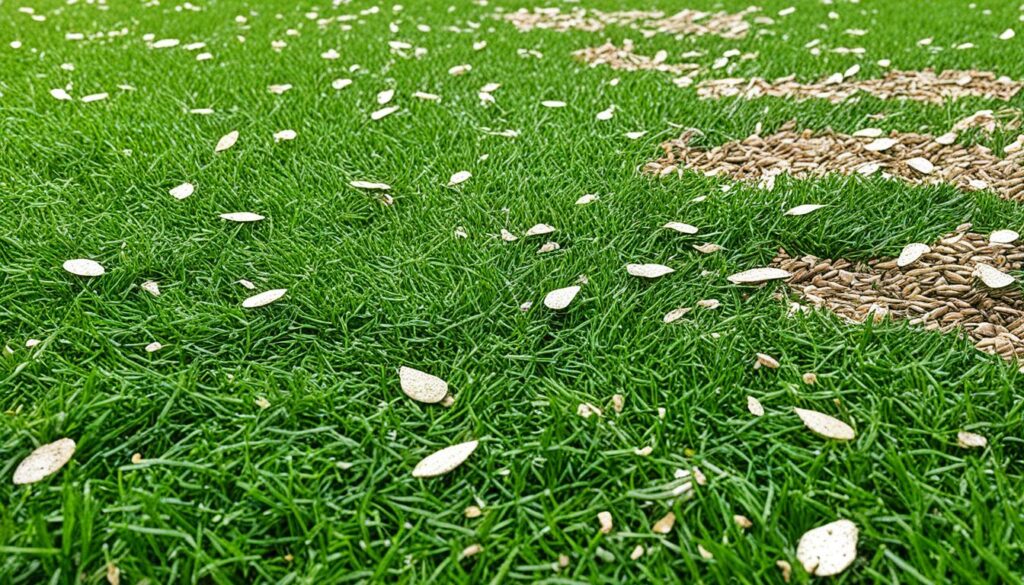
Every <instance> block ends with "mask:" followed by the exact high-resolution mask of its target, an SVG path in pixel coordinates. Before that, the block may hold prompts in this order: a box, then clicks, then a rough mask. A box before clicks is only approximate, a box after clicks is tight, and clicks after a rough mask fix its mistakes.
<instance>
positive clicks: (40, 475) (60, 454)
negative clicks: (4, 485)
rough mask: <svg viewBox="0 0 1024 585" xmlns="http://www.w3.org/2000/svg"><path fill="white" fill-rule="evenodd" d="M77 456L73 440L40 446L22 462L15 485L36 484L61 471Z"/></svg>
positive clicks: (63, 440)
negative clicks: (72, 457)
mask: <svg viewBox="0 0 1024 585" xmlns="http://www.w3.org/2000/svg"><path fill="white" fill-rule="evenodd" d="M74 454H75V442H74V440H72V439H58V440H56V441H54V442H52V443H47V444H46V445H42V446H40V447H39V448H38V449H36V450H35V451H32V453H30V454H29V456H28V457H26V458H24V459H22V460H21V463H19V464H18V467H17V469H15V470H14V484H15V485H23V484H27V483H36V482H37V481H41V480H43V479H45V478H47V477H49V476H50V475H53V474H54V473H57V472H58V471H60V468H61V467H64V465H65V464H67V462H68V461H70V460H71V456H72V455H74Z"/></svg>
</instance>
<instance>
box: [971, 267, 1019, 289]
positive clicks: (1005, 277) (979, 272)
mask: <svg viewBox="0 0 1024 585" xmlns="http://www.w3.org/2000/svg"><path fill="white" fill-rule="evenodd" d="M974 275H975V276H977V277H978V278H980V279H981V281H982V282H984V283H985V286H987V287H989V288H1004V287H1007V286H1010V285H1011V284H1013V283H1014V282H1016V280H1017V279H1016V278H1014V277H1012V276H1010V275H1009V274H1007V273H1005V272H1002V271H1001V270H999V269H998V268H995V267H992V266H989V265H988V264H980V263H979V264H975V266H974Z"/></svg>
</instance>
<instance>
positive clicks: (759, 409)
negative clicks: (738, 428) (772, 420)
mask: <svg viewBox="0 0 1024 585" xmlns="http://www.w3.org/2000/svg"><path fill="white" fill-rule="evenodd" d="M747 410H749V411H750V414H752V415H754V416H764V407H763V406H761V401H760V400H758V399H757V398H754V397H753V396H747Z"/></svg>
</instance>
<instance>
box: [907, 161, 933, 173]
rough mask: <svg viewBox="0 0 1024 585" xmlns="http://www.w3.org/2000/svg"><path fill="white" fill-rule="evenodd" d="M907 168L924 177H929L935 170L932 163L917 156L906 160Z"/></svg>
mask: <svg viewBox="0 0 1024 585" xmlns="http://www.w3.org/2000/svg"><path fill="white" fill-rule="evenodd" d="M907 166H908V167H910V168H912V169H914V170H915V171H917V172H919V173H921V174H924V175H930V174H931V173H932V172H933V171H934V170H935V165H933V164H932V161H930V160H928V159H926V158H922V157H919V156H915V157H914V158H912V159H910V160H908V161H907Z"/></svg>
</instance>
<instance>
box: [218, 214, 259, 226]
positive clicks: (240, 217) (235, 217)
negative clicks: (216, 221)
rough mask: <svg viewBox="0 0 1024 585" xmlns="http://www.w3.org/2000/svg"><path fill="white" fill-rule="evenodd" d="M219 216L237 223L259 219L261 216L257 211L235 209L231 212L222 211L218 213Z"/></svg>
mask: <svg viewBox="0 0 1024 585" xmlns="http://www.w3.org/2000/svg"><path fill="white" fill-rule="evenodd" d="M220 218H221V219H224V220H227V221H234V222H238V223H249V222H253V221H261V220H262V219H263V216H262V215H260V214H258V213H251V212H248V211H236V212H233V213H222V214H220Z"/></svg>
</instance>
